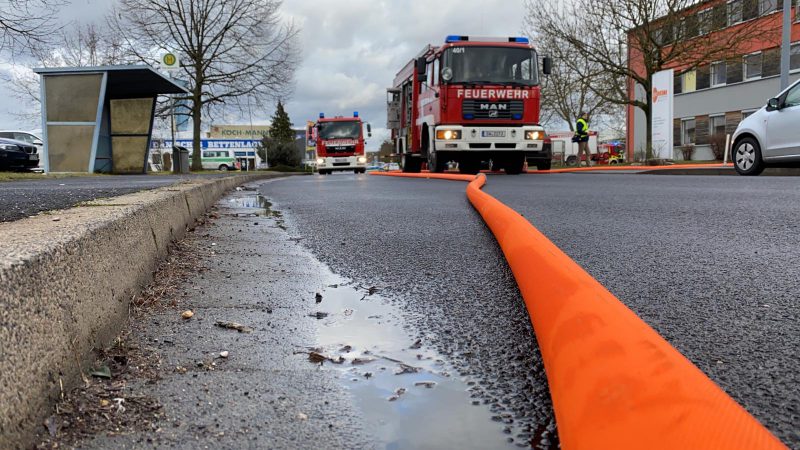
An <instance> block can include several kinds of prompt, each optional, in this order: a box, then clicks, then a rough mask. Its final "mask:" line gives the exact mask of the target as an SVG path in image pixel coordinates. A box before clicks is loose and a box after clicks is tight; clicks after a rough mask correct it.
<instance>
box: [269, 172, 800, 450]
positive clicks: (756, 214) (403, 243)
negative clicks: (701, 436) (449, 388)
mask: <svg viewBox="0 0 800 450" xmlns="http://www.w3.org/2000/svg"><path fill="white" fill-rule="evenodd" d="M796 180H797V179H796V178H783V177H760V178H742V177H713V176H692V177H689V176H658V177H656V176H652V175H635V174H558V175H556V174H549V175H522V176H503V175H497V176H490V177H489V181H488V186H487V188H486V190H487V191H488V192H489V193H491V194H492V195H494V196H496V197H497V198H498V199H500V200H501V201H503V202H505V203H507V204H508V205H509V206H511V207H512V208H515V209H516V210H517V211H519V212H520V213H522V214H523V215H524V216H525V217H527V218H528V219H529V220H531V222H532V223H533V224H534V225H536V226H537V227H538V228H539V229H540V230H541V231H543V232H544V233H545V234H546V235H547V236H548V237H549V238H550V239H551V240H553V241H554V242H555V243H556V245H558V246H559V247H561V248H562V249H563V250H564V251H565V252H566V253H567V254H569V255H570V256H571V257H572V258H574V259H575V260H576V261H577V262H578V263H579V264H580V265H581V266H583V267H584V268H585V269H587V270H588V271H589V272H590V273H591V274H592V275H593V276H595V277H596V278H597V279H598V280H599V281H600V282H601V283H603V284H604V285H605V286H606V287H607V288H608V289H609V290H610V291H611V292H612V293H614V294H615V295H617V296H618V297H619V299H620V300H621V301H623V302H624V303H625V304H626V305H628V306H629V307H630V308H631V309H632V310H633V311H634V312H636V313H637V314H638V315H639V316H640V317H642V318H643V319H644V320H645V321H646V322H647V323H648V324H650V325H651V326H652V327H653V328H655V329H656V330H657V331H658V332H659V333H661V334H662V335H663V336H664V337H665V338H666V339H667V340H668V341H669V342H671V343H672V344H673V345H674V346H675V347H676V348H677V349H678V350H679V351H681V352H682V353H683V354H684V355H686V356H687V357H688V358H689V359H690V360H691V361H693V362H694V363H695V364H696V365H697V366H698V367H699V368H700V369H701V370H703V371H704V372H705V373H706V374H708V375H709V376H710V377H711V378H712V379H713V380H714V381H715V382H717V383H718V384H719V385H720V386H721V387H722V388H723V389H724V390H725V391H726V392H728V393H729V394H730V395H731V396H732V397H733V398H734V399H736V400H737V401H738V402H740V403H741V404H742V405H743V406H744V407H745V408H746V409H747V410H748V411H750V412H751V413H752V414H754V415H755V416H756V418H758V419H759V420H760V421H761V422H762V423H764V424H765V425H766V426H767V427H768V428H769V429H770V430H771V431H773V432H774V433H775V434H776V435H777V436H778V437H779V438H780V439H782V440H783V441H784V442H785V443H787V444H789V445H790V447H791V446H798V445H800V436H798V428H797V423H798V411H797V405H798V404H800V392H799V391H798V390H797V389H796V387H797V385H798V373H799V372H800V370H799V369H800V367H798V366H800V364H798V358H797V356H796V354H797V351H796V348H797V345H798V336H800V322H798V311H800V306H798V303H797V301H796V299H797V294H798V292H800V233H798V231H800V228H798V226H800V224H798V222H797V217H800V215H799V214H798V213H800V198H799V197H798V195H797V194H798V193H799V192H800V190H798V188H797V182H796ZM464 188H465V185H464V184H463V183H457V182H448V181H440V180H417V179H396V178H385V177H371V176H366V175H358V176H356V175H350V174H336V175H334V176H327V177H325V176H315V177H304V178H296V179H289V180H284V181H281V182H277V183H270V184H268V185H265V186H264V187H263V188H262V189H261V192H262V193H263V194H264V195H265V196H266V197H268V198H269V199H270V200H272V201H273V202H275V205H274V207H275V208H276V209H278V210H281V211H283V212H284V215H285V218H286V223H287V225H288V227H289V230H290V232H292V233H294V234H296V235H297V236H299V237H301V238H302V241H301V242H302V243H303V244H304V245H306V246H307V247H308V248H310V249H311V250H312V251H313V253H314V254H315V255H316V256H317V257H318V258H319V259H321V260H322V261H323V262H325V263H327V264H328V265H329V266H330V268H331V269H332V270H333V272H335V273H337V274H340V275H343V276H346V277H348V278H351V279H353V280H355V281H356V282H359V283H362V284H364V285H380V286H384V287H385V288H384V291H383V295H385V296H386V297H387V298H390V299H393V301H394V304H395V305H397V307H398V308H399V309H400V311H401V312H402V315H403V317H404V320H405V321H406V322H407V324H408V327H409V328H410V329H412V330H413V332H414V333H415V336H417V337H418V338H419V339H421V340H422V342H423V343H424V344H425V345H427V346H430V347H431V348H434V349H435V350H436V351H437V352H438V353H439V354H441V355H443V357H444V358H445V359H446V360H447V361H448V363H449V364H452V365H453V366H454V367H455V368H456V370H457V372H458V374H459V377H460V378H461V379H463V380H465V382H466V383H469V384H470V385H471V388H472V389H473V390H472V391H471V393H472V395H474V396H475V398H477V399H478V400H479V402H480V403H481V404H485V405H487V406H488V407H489V409H490V412H491V414H492V415H493V416H495V417H496V418H499V419H500V421H502V420H507V419H512V421H513V426H512V429H510V430H506V431H507V432H509V431H510V433H511V435H512V437H513V439H514V442H515V443H523V442H531V440H533V443H534V444H539V441H540V440H543V441H544V442H543V443H542V445H543V446H546V445H550V443H551V440H552V433H550V432H549V431H552V429H553V418H552V412H551V409H550V408H551V406H550V401H549V398H548V394H547V389H546V380H545V376H544V372H543V369H542V365H541V360H540V357H539V355H538V353H537V349H536V343H535V339H534V335H533V332H532V329H531V327H530V325H529V322H528V317H527V313H526V312H525V309H524V306H523V304H522V301H521V300H520V297H519V293H518V291H517V288H516V285H515V283H514V281H513V278H512V277H511V274H510V272H509V270H508V267H507V266H506V264H505V262H504V260H503V258H502V255H501V254H500V252H499V250H498V248H497V246H496V244H495V242H494V239H493V237H492V236H491V234H490V233H489V232H488V230H487V229H486V228H485V226H484V225H483V223H482V222H481V220H480V218H479V216H478V215H477V214H476V213H475V211H474V210H473V209H472V208H471V206H470V205H469V203H468V202H467V199H466V196H465V195H464ZM456 410H457V409H455V410H454V411H456Z"/></svg>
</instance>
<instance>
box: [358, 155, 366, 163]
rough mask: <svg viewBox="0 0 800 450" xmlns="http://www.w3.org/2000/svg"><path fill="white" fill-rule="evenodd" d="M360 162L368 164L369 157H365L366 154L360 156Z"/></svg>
mask: <svg viewBox="0 0 800 450" xmlns="http://www.w3.org/2000/svg"><path fill="white" fill-rule="evenodd" d="M358 162H359V163H360V164H366V163H367V158H366V157H364V156H359V157H358Z"/></svg>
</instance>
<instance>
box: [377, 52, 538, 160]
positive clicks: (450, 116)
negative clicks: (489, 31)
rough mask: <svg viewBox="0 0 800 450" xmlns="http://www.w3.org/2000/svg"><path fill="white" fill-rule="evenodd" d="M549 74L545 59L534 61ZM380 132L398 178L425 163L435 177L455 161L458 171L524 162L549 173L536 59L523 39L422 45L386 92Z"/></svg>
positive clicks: (536, 56) (535, 55) (535, 54)
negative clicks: (385, 133) (386, 135)
mask: <svg viewBox="0 0 800 450" xmlns="http://www.w3.org/2000/svg"><path fill="white" fill-rule="evenodd" d="M542 65H543V67H542V72H543V73H544V74H549V73H550V66H551V61H550V58H547V57H545V58H543V59H542ZM387 94H388V99H387V103H388V105H387V112H388V116H387V128H389V129H390V130H391V133H392V140H393V142H394V145H395V153H396V154H398V155H400V159H401V166H402V168H403V171H404V172H419V171H420V169H421V168H422V164H423V163H427V166H428V169H429V170H430V171H432V172H441V171H443V170H444V169H445V168H446V167H447V163H448V162H450V161H455V162H457V163H458V167H459V170H460V171H461V172H463V173H477V172H478V171H479V170H480V167H481V162H482V161H483V162H486V161H489V160H491V161H492V166H493V167H500V168H503V169H505V171H506V173H509V174H516V173H520V172H522V170H523V168H524V165H525V160H526V158H527V159H528V163H529V164H531V165H536V167H537V168H539V169H549V168H550V158H551V155H550V151H549V149H546V148H545V147H544V145H543V144H544V128H542V127H541V126H540V125H539V57H538V55H537V53H536V50H534V49H533V47H531V45H530V43H529V41H528V39H527V38H524V37H506V38H486V37H471V36H447V38H446V39H445V43H444V45H442V46H440V47H434V46H431V45H428V46H426V47H425V48H423V49H422V51H421V52H420V53H419V54H418V55H417V57H416V58H415V59H413V60H411V61H410V62H409V63H408V64H406V65H405V67H403V69H402V70H401V71H400V72H398V73H397V76H396V77H395V79H394V84H393V86H392V87H391V88H390V89H388V90H387Z"/></svg>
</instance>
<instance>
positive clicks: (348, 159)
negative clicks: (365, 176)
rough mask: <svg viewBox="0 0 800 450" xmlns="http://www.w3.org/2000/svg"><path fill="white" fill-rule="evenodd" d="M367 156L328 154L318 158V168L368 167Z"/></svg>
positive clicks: (330, 169) (351, 168) (346, 168)
mask: <svg viewBox="0 0 800 450" xmlns="http://www.w3.org/2000/svg"><path fill="white" fill-rule="evenodd" d="M366 167H367V158H366V157H365V156H363V155H355V156H328V157H324V158H322V157H320V158H317V170H320V169H321V170H327V171H334V170H354V169H366Z"/></svg>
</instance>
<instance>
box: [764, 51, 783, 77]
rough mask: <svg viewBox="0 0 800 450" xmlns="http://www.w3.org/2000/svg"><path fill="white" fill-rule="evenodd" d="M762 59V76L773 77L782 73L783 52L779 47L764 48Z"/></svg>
mask: <svg viewBox="0 0 800 450" xmlns="http://www.w3.org/2000/svg"><path fill="white" fill-rule="evenodd" d="M762 55H763V56H762V60H761V76H762V77H771V76H773V75H780V73H781V52H780V49H779V48H771V49H769V50H764V52H763V53H762Z"/></svg>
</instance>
